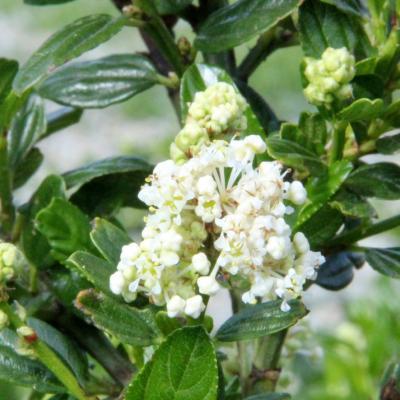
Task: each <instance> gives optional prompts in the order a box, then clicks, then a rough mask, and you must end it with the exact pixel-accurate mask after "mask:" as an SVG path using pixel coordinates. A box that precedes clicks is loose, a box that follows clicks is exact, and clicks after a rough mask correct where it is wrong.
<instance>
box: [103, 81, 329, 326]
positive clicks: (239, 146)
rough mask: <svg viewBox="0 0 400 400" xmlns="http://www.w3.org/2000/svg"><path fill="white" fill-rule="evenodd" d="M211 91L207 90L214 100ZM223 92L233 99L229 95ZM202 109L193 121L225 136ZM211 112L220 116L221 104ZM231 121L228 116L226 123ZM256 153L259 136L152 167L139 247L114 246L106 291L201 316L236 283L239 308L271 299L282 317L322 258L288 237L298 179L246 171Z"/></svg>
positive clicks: (214, 144)
mask: <svg viewBox="0 0 400 400" xmlns="http://www.w3.org/2000/svg"><path fill="white" fill-rule="evenodd" d="M224 85H225V84H224ZM218 87H220V84H217V85H215V86H213V87H210V88H209V89H207V90H208V92H209V93H214V91H213V90H216V89H217V88H218ZM222 87H223V88H224V87H225V86H222ZM211 89H213V90H211ZM230 91H233V93H234V98H235V99H237V96H238V95H237V94H236V92H235V89H234V88H233V87H231V89H230ZM206 92H207V91H206ZM204 93H205V92H204ZM224 93H225V92H224ZM197 99H200V100H199V102H200V105H202V107H203V108H206V105H205V104H203V103H204V95H202V94H201V93H199V96H196V98H195V102H194V103H193V104H192V105H191V106H190V109H196V107H197V104H196V101H197ZM231 100H232V99H231ZM232 102H233V103H235V101H228V100H227V103H228V104H232ZM195 106H196V107H195ZM208 107H209V109H208V111H207V118H206V119H205V120H201V119H200V120H201V121H203V122H204V121H206V120H207V121H209V120H212V121H213V124H215V126H216V127H220V126H223V127H224V128H223V129H226V124H225V123H226V118H225V114H224V113H222V112H221V117H220V120H219V123H217V120H218V118H217V116H218V114H217V113H215V112H214V110H213V107H210V106H208ZM214 107H216V108H217V109H219V108H222V109H224V107H223V104H222V103H220V102H217V103H216V105H214ZM198 108H201V107H200V106H198ZM226 108H227V109H229V107H226ZM242 108H243V107H242ZM238 112H239V111H238ZM202 115H203V114H202ZM210 115H211V116H212V118H211V119H209V116H210ZM239 120H241V118H239V117H238V116H236V117H235V118H230V121H236V122H234V124H235V125H236V124H237V123H238V122H237V121H239ZM204 123H207V122H204ZM232 123H233V122H232ZM240 124H241V125H242V126H243V125H244V124H245V123H244V122H240ZM237 127H238V126H237V125H236V129H237ZM218 129H219V128H218ZM218 132H219V131H218ZM265 150H266V145H265V143H264V142H263V140H262V139H261V138H260V136H258V135H250V136H247V137H245V138H244V139H242V140H239V139H236V138H233V139H232V140H230V141H229V142H228V141H226V140H213V141H211V140H207V141H205V142H203V143H202V144H201V145H200V146H198V148H197V149H196V152H195V153H194V154H193V153H192V154H190V157H189V158H188V159H187V160H186V161H185V162H182V160H179V159H178V160H167V161H164V162H162V163H160V164H158V165H157V166H156V167H155V169H154V171H153V174H152V175H151V176H150V177H149V178H148V182H147V184H146V185H144V186H143V187H142V189H141V191H140V193H139V198H140V199H141V200H142V201H143V202H144V203H145V204H147V205H148V206H149V211H150V213H149V215H148V216H147V217H146V219H145V222H146V226H145V228H144V230H143V232H142V238H143V240H142V241H141V242H140V243H139V244H137V243H131V244H129V245H127V246H124V247H123V249H122V253H121V259H120V263H119V264H118V266H117V271H116V272H115V273H114V274H113V275H112V276H111V278H110V288H111V290H112V292H113V293H115V294H121V295H122V296H123V297H124V299H125V300H126V301H128V302H129V301H133V300H134V299H135V298H136V296H137V295H138V294H139V293H140V294H143V295H145V296H147V297H148V298H149V299H150V301H151V302H152V303H154V304H157V305H166V306H167V311H168V315H169V316H170V317H175V316H182V315H186V316H190V317H192V318H198V317H199V316H200V314H201V313H202V312H203V310H204V309H205V303H204V299H205V298H206V297H203V296H213V295H215V294H216V293H217V292H218V291H219V290H220V289H221V283H222V282H223V281H224V282H227V281H229V282H230V283H234V281H235V278H239V279H240V280H245V281H246V282H247V285H248V290H247V291H245V292H244V293H243V296H242V300H243V301H244V302H245V303H255V302H256V301H257V300H258V299H261V300H267V299H272V298H276V296H278V297H279V298H281V299H282V300H283V302H282V310H288V309H289V305H288V303H287V301H288V300H290V299H293V298H297V297H298V296H300V295H301V294H302V290H303V285H304V284H305V282H306V280H307V279H314V278H315V275H316V269H317V268H318V266H319V265H320V264H321V263H322V262H323V261H324V259H323V257H322V256H321V254H320V253H317V252H312V251H310V246H309V244H308V241H307V239H306V238H305V236H304V235H303V234H302V233H299V232H298V233H296V234H295V235H294V236H293V238H292V232H291V229H290V226H289V225H288V224H287V223H286V222H285V219H284V217H285V215H287V214H289V213H291V212H292V211H293V208H292V206H291V205H301V204H303V203H304V202H305V201H306V191H305V189H304V187H303V185H302V184H301V182H299V181H294V182H291V183H290V182H288V181H285V180H284V178H285V175H286V173H285V172H283V171H282V167H281V165H280V164H279V163H277V162H262V163H261V164H260V165H259V166H258V167H257V168H255V167H254V165H253V161H254V158H255V156H256V154H261V153H263V152H265ZM202 295H203V296H202Z"/></svg>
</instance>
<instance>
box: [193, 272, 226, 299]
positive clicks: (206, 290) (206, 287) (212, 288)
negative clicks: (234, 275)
mask: <svg viewBox="0 0 400 400" xmlns="http://www.w3.org/2000/svg"><path fill="white" fill-rule="evenodd" d="M197 286H198V287H199V292H200V293H201V294H205V295H207V296H214V295H215V294H217V293H218V292H219V290H220V289H221V287H220V285H219V283H218V282H217V281H216V280H215V278H214V277H211V276H201V277H200V278H199V279H197Z"/></svg>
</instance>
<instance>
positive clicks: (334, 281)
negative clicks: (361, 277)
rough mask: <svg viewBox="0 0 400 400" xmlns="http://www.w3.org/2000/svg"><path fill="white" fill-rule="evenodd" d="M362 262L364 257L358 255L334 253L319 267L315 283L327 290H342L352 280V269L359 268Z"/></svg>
mask: <svg viewBox="0 0 400 400" xmlns="http://www.w3.org/2000/svg"><path fill="white" fill-rule="evenodd" d="M364 262H365V257H364V256H363V255H362V254H359V253H352V252H348V251H342V252H340V253H335V254H333V255H331V256H328V257H327V258H326V261H325V263H324V264H322V265H321V266H320V267H319V269H318V275H317V279H316V281H315V283H316V284H317V285H319V286H322V287H323V288H325V289H329V290H340V289H343V288H344V287H346V286H347V285H348V284H350V283H351V281H352V280H353V276H354V272H353V271H354V268H360V267H361V266H362V265H363V264H364Z"/></svg>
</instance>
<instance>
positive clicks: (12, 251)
mask: <svg viewBox="0 0 400 400" xmlns="http://www.w3.org/2000/svg"><path fill="white" fill-rule="evenodd" d="M25 265H26V259H25V257H24V255H23V254H22V252H21V251H20V250H18V248H17V247H16V246H15V245H13V244H12V243H5V242H2V243H0V286H1V284H4V283H7V282H8V281H10V280H11V279H14V278H15V277H16V276H17V275H18V273H19V272H20V271H22V270H23V268H24V267H25Z"/></svg>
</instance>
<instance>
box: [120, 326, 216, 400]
mask: <svg viewBox="0 0 400 400" xmlns="http://www.w3.org/2000/svg"><path fill="white" fill-rule="evenodd" d="M217 386H218V370H217V360H216V356H215V351H214V348H213V345H212V342H211V340H210V338H209V337H208V335H207V334H206V332H205V331H204V329H203V328H201V327H187V328H182V329H180V330H178V331H175V332H174V333H173V334H172V335H170V336H169V337H168V339H167V341H165V342H164V343H163V344H161V346H160V347H159V348H158V350H157V351H156V352H155V353H154V356H153V358H152V360H151V361H150V362H149V363H147V364H146V366H145V367H144V369H143V370H142V371H141V372H140V374H139V375H138V376H137V377H136V378H135V379H134V380H133V382H132V383H131V385H130V386H129V387H128V390H127V392H126V395H125V399H126V400H156V399H168V400H183V399H190V400H216V398H217Z"/></svg>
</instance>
